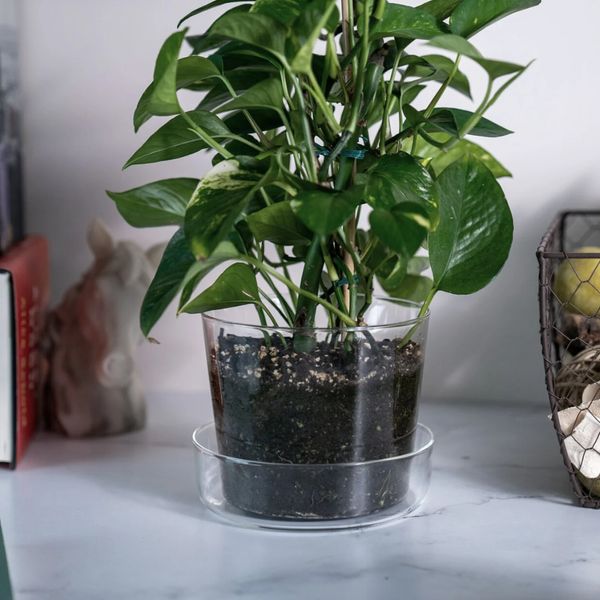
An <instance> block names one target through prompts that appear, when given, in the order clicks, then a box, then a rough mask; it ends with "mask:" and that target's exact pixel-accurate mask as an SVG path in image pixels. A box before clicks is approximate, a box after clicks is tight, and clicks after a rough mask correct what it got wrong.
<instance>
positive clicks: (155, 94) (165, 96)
mask: <svg viewBox="0 0 600 600" xmlns="http://www.w3.org/2000/svg"><path fill="white" fill-rule="evenodd" d="M185 33H186V32H185V31H177V32H176V33H174V34H172V35H170V36H169V37H168V38H167V41H166V42H165V43H164V44H163V46H162V48H161V49H160V52H159V53H158V58H157V59H156V66H155V67H154V79H153V81H152V91H151V92H150V94H149V96H148V99H147V105H146V110H147V111H148V112H149V113H150V114H152V115H157V116H169V115H176V114H178V113H179V111H180V107H179V100H178V99H177V63H178V60H179V52H180V51H181V45H182V43H183V40H184V39H185Z"/></svg>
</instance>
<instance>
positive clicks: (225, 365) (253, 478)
mask: <svg viewBox="0 0 600 600" xmlns="http://www.w3.org/2000/svg"><path fill="white" fill-rule="evenodd" d="M211 365H212V366H211V386H212V391H213V404H214V413H215V421H216V427H217V437H218V442H219V446H220V451H221V452H222V453H223V454H226V455H228V456H235V457H237V458H242V459H245V460H249V461H260V462H266V463H279V464H281V465H282V466H281V467H280V466H278V465H277V466H276V465H272V466H264V465H261V466H257V465H245V464H233V465H232V464H228V465H226V466H224V468H223V472H222V475H223V483H224V492H225V495H226V498H227V500H228V501H229V502H230V503H231V504H233V505H234V506H236V507H238V508H240V509H242V510H245V511H248V512H251V513H258V514H261V515H265V516H270V517H284V518H285V517H287V518H305V519H310V518H313V519H334V518H345V517H355V516H360V515H365V514H370V513H372V512H374V511H378V510H382V509H385V508H388V507H390V506H393V505H395V504H397V503H399V502H400V501H402V500H403V499H404V497H405V496H406V493H407V491H408V465H401V466H399V465H398V464H397V463H390V462H383V463H375V464H365V465H360V466H356V465H354V466H341V467H340V466H338V467H334V466H333V465H336V464H337V465H339V464H340V463H344V464H345V463H362V462H365V461H373V460H378V459H384V458H389V457H393V456H398V455H400V454H406V453H407V452H411V451H412V450H413V438H414V431H415V427H416V424H417V399H418V395H419V387H420V382H421V374H422V368H423V356H422V352H421V348H420V346H419V345H418V344H416V343H415V342H412V341H411V342H409V343H407V344H405V345H402V343H401V341H400V340H384V341H375V340H373V339H372V338H371V339H366V338H364V337H362V336H361V337H358V336H357V337H355V338H354V339H353V340H352V341H348V340H346V342H345V343H344V342H342V341H340V340H339V339H338V340H337V341H336V340H330V341H320V342H318V343H315V345H314V347H313V348H312V350H311V351H310V352H297V351H296V350H295V349H294V342H293V340H292V339H291V338H282V337H280V336H273V337H272V338H271V339H270V340H269V343H267V342H266V341H265V339H262V338H261V339H257V338H248V337H238V336H226V335H224V334H223V333H221V335H220V336H219V338H218V340H217V345H216V347H215V348H213V349H212V350H211ZM285 465H305V466H302V467H285ZM310 465H315V466H314V467H312V466H310ZM323 465H327V466H323ZM328 465H332V466H331V467H329V466H328Z"/></svg>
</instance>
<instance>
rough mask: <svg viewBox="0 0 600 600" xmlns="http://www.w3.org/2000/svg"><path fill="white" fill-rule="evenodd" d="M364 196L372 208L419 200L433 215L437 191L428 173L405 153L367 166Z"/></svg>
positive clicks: (435, 208)
mask: <svg viewBox="0 0 600 600" xmlns="http://www.w3.org/2000/svg"><path fill="white" fill-rule="evenodd" d="M366 181H367V184H366V188H365V200H366V201H367V202H368V203H369V204H370V205H371V206H372V207H374V208H383V209H390V208H393V207H394V206H396V205H397V204H401V203H403V202H412V203H415V204H422V205H423V206H424V207H425V208H426V209H427V211H428V212H429V213H430V214H432V215H434V214H435V212H436V210H437V192H436V187H435V183H434V181H433V179H432V178H431V175H430V174H429V172H428V171H427V169H425V168H424V167H423V166H422V165H421V164H420V163H419V162H418V161H416V160H415V159H414V158H413V157H412V156H410V155H409V154H405V153H402V154H393V155H386V156H384V157H382V158H381V159H380V160H379V161H378V162H377V164H376V165H375V166H374V167H373V168H372V169H370V170H369V173H368V177H367V180H366Z"/></svg>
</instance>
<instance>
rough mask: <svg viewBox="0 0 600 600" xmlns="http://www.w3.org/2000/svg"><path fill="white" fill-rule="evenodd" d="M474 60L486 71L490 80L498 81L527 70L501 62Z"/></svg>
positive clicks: (482, 59) (484, 59) (520, 66)
mask: <svg viewBox="0 0 600 600" xmlns="http://www.w3.org/2000/svg"><path fill="white" fill-rule="evenodd" d="M474 60H475V62H476V63H478V64H479V65H480V66H482V67H483V68H484V69H485V70H486V71H487V74H488V75H489V76H490V77H491V78H492V79H498V78H499V77H505V76H507V75H513V74H515V73H522V72H523V71H524V70H525V69H526V68H527V67H526V66H523V65H517V64H515V63H509V62H504V61H501V60H489V59H487V58H476V59H474Z"/></svg>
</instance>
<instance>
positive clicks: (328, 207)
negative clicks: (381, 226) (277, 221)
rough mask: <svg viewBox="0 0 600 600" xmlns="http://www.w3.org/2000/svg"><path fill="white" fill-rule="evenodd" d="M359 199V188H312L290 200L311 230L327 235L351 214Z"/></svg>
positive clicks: (360, 193) (360, 197) (360, 198)
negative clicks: (330, 190) (334, 189)
mask: <svg viewBox="0 0 600 600" xmlns="http://www.w3.org/2000/svg"><path fill="white" fill-rule="evenodd" d="M361 201H362V189H361V188H352V189H350V190H346V191H343V192H329V191H325V190H324V189H322V190H321V189H314V190H308V191H302V192H300V193H299V194H298V195H297V196H296V198H295V199H294V200H292V208H293V210H294V212H295V213H296V214H297V215H298V216H299V217H300V219H301V220H302V222H303V223H304V224H305V225H306V226H307V227H308V228H309V229H310V230H311V231H313V232H314V233H316V234H319V235H328V234H330V233H332V232H333V231H335V230H336V229H337V228H338V227H341V226H342V225H343V224H344V223H345V222H346V221H347V220H348V219H349V218H350V217H351V216H352V214H353V213H354V211H355V210H356V208H357V206H358V205H359V204H360V203H361Z"/></svg>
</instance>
